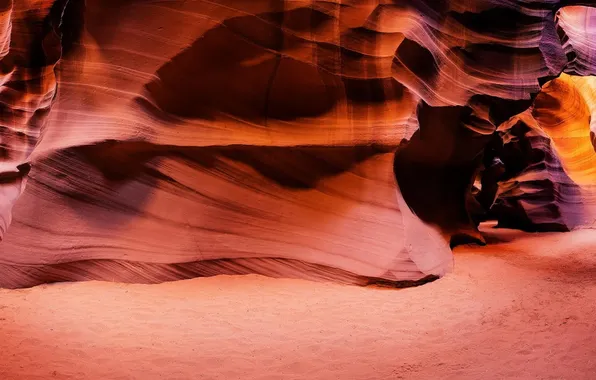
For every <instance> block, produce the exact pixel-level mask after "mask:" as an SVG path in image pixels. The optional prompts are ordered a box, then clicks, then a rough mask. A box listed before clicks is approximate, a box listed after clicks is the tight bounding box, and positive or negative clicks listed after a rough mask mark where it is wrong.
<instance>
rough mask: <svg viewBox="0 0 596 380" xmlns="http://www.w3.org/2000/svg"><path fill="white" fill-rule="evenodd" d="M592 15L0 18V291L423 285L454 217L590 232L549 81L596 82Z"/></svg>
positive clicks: (397, 6)
mask: <svg viewBox="0 0 596 380" xmlns="http://www.w3.org/2000/svg"><path fill="white" fill-rule="evenodd" d="M589 5H591V4H590V2H587V1H584V2H582V1H558V0H542V1H521V0H508V1H492V0H476V1H468V2H458V1H447V0H444V1H435V0H416V1H408V2H399V1H388V2H386V1H368V0H367V1H365V0H362V1H358V0H352V1H342V2H329V1H308V2H306V1H304V2H302V1H297V2H290V1H282V0H279V1H270V0H267V1H260V0H256V1H238V0H217V1H212V2H204V1H163V2H162V1H156V2H150V1H146V0H127V1H122V0H107V1H106V0H102V1H100V0H87V1H81V0H55V1H53V0H19V1H9V0H3V1H1V2H0V9H1V10H2V11H1V12H0V42H2V45H1V48H0V52H1V54H0V58H2V60H1V61H0V62H1V63H2V66H1V67H2V72H1V73H0V74H1V75H2V82H1V83H0V86H1V87H0V97H1V98H0V104H1V105H2V107H4V108H3V112H2V113H1V117H2V123H3V124H2V125H3V128H4V129H5V130H4V133H3V134H2V137H3V145H2V146H3V148H4V150H3V151H4V152H5V153H4V155H3V156H2V157H1V158H0V163H1V164H0V171H1V172H2V177H3V181H2V186H1V187H0V188H1V189H2V196H1V197H0V202H1V203H0V204H1V205H2V208H1V215H2V217H3V220H4V223H3V226H2V232H3V233H2V237H3V242H2V244H0V286H4V287H23V286H32V285H35V284H39V283H44V282H53V281H69V280H84V279H103V280H114V281H134V282H159V281H166V280H174V279H181V278H188V277H193V276H203V275H214V274H220V273H228V274H234V273H261V274H265V275H270V276H291V277H300V278H311V279H324V280H333V281H341V282H346V283H355V284H362V285H364V284H370V283H391V284H393V285H406V284H417V283H420V282H421V281H426V280H429V279H433V278H436V277H438V276H442V275H444V274H445V273H447V272H448V271H449V270H450V269H451V267H452V263H453V259H452V256H451V251H450V244H457V243H460V242H469V241H473V242H483V238H482V236H481V235H480V234H479V232H478V230H477V228H476V223H477V221H478V217H477V216H476V213H475V211H474V210H472V209H471V208H472V207H477V208H479V209H482V208H484V209H485V210H484V211H482V213H483V215H485V216H483V217H486V215H492V216H491V217H493V218H496V219H498V220H500V221H504V220H505V219H507V218H510V219H511V218H513V219H514V220H517V221H518V222H519V223H518V224H517V227H519V228H525V229H528V228H530V227H528V226H536V225H542V226H557V228H558V227H559V226H565V228H566V229H569V228H575V227H578V226H579V227H581V226H586V225H589V222H590V217H588V216H587V215H590V212H589V209H590V207H589V205H591V204H593V202H591V199H592V198H591V196H590V192H589V186H590V184H591V183H593V182H592V177H593V176H592V174H591V171H592V169H593V166H590V163H589V161H590V160H592V155H593V153H594V150H593V146H592V143H591V142H590V137H591V138H592V141H593V140H594V137H593V136H594V135H593V134H592V135H590V123H593V119H590V117H588V116H590V115H591V113H592V107H593V104H594V99H593V98H594V96H593V92H590V91H592V90H591V88H592V87H590V86H591V81H592V79H591V78H589V79H580V78H579V77H577V78H576V77H573V78H572V77H570V76H565V75H564V76H563V77H561V79H556V80H554V81H551V80H552V79H554V78H557V77H559V76H560V75H561V74H562V73H563V72H566V73H569V74H572V75H574V76H589V75H592V74H594V72H595V71H596V61H595V59H594V57H595V55H594V44H593V41H595V40H596V29H595V28H596V27H595V26H594V25H596V13H595V12H594V10H593V9H591V8H589V7H588V6H589ZM592 37H594V38H592ZM549 81H551V82H549ZM582 81H585V82H582ZM547 83H548V84H547ZM559 83H565V85H559ZM570 83H571V84H570ZM545 84H546V85H545ZM582 86H583V87H582ZM569 88H573V89H575V90H569ZM571 93H573V94H571ZM576 93H577V94H580V95H577V94H576ZM591 94H592V95H591ZM552 99H557V101H553V100H552ZM582 102H583V103H582ZM576 103H578V104H581V106H579V105H576ZM530 107H532V108H530ZM528 109H529V110H528ZM576 111H577V112H576ZM567 114H569V115H567ZM552 115H554V116H552ZM556 118H559V119H561V120H562V123H563V124H564V126H563V127H559V124H561V123H559V122H556V123H553V120H555V119H556ZM557 120H558V119H557ZM520 123H521V124H523V125H525V126H527V128H526V130H524V131H525V132H523V133H521V132H519V129H520V128H519V125H520ZM515 125H518V128H517V129H516V130H513V129H512V128H513V126H515ZM497 130H498V131H497ZM516 131H517V132H516ZM576 132H577V133H576ZM516 133H517V134H516ZM495 136H498V137H499V138H501V139H505V140H506V141H505V144H504V145H503V147H504V149H505V150H508V151H509V152H510V153H509V155H510V156H511V157H513V158H512V159H513V161H515V162H517V163H518V166H519V167H518V168H516V169H515V171H513V172H512V171H511V170H510V169H508V170H509V171H508V172H507V173H508V174H507V178H506V179H503V178H500V177H499V178H497V177H495V178H493V177H488V176H487V174H486V173H488V172H489V171H487V170H483V169H482V168H483V167H487V166H488V167H490V163H489V162H488V161H487V157H489V153H488V150H487V149H488V148H487V147H489V146H490V144H491V142H493V141H496V140H495ZM586 136H587V138H586ZM569 137H573V138H577V140H573V141H578V142H579V143H578V144H580V145H581V149H580V148H578V149H575V148H574V147H573V146H572V145H573V144H571V143H569V144H571V145H566V142H569V141H571V140H569V139H568V138H569ZM507 139H509V140H507ZM512 141H513V142H514V141H518V143H515V144H517V145H515V144H514V143H513V142H512ZM512 144H513V145H512ZM520 144H521V145H524V144H525V145H524V146H525V148H523V149H526V150H520V149H522V148H520ZM587 144H590V146H591V147H592V150H589V149H587V148H588V145H587ZM507 147H508V148H507ZM536 152H541V154H542V156H541V157H542V158H540V157H538V158H536V157H534V156H535V155H536ZM516 157H517V158H516ZM518 158H519V160H520V162H523V165H519V162H518ZM586 160H587V161H586ZM485 161H486V162H485ZM539 164H540V165H542V168H541V169H536V165H539ZM510 166H511V165H509V167H510ZM30 167H31V169H30ZM483 173H484V174H483ZM536 173H540V174H536ZM478 175H480V177H482V175H484V180H483V183H484V186H483V189H480V192H482V194H485V195H482V196H481V202H480V203H479V204H480V205H476V206H474V204H475V203H474V202H477V200H476V199H475V197H474V196H473V192H474V190H473V189H474V186H473V185H474V178H475V177H476V176H478ZM26 178H28V181H27V185H26V187H25V180H26ZM507 181H508V182H507ZM481 182H482V181H481ZM491 186H492V188H494V192H495V194H494V196H493V195H491V194H492V193H490V191H493V190H490V188H491ZM489 190H490V191H489ZM489 193H490V194H489ZM486 194H488V195H486ZM484 198H486V199H488V201H485V200H483V199H484ZM17 199H18V201H17ZM494 199H496V203H494V202H493V200H494ZM477 203H478V202H477ZM493 203H494V204H495V206H496V207H493ZM13 206H14V210H13ZM563 209H565V210H567V209H568V211H565V210H563ZM553 210H554V211H553ZM11 215H12V216H11ZM511 215H513V217H512V216H511ZM11 218H12V219H13V223H12V226H11V228H10V230H9V231H8V232H6V228H7V226H8V224H9V223H10V221H11ZM513 224H515V223H513ZM509 225H512V223H509ZM545 228H546V229H548V228H551V227H545ZM530 229H531V228H530Z"/></svg>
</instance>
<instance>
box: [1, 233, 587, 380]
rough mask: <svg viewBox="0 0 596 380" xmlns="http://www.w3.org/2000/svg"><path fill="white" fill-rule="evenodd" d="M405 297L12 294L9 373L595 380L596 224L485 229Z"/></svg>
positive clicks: (180, 285)
mask: <svg viewBox="0 0 596 380" xmlns="http://www.w3.org/2000/svg"><path fill="white" fill-rule="evenodd" d="M482 231H483V233H484V235H485V237H486V239H487V241H489V242H490V245H489V246H486V247H482V248H479V247H472V246H469V247H468V246H465V247H459V248H457V249H456V250H455V254H456V259H457V266H456V268H455V272H454V273H452V274H450V275H448V276H446V277H444V278H442V279H440V280H437V281H435V282H433V283H430V284H427V285H424V286H422V287H418V288H409V289H402V290H395V289H385V288H362V287H355V286H342V285H335V284H331V283H316V282H309V281H304V280H287V279H285V280H284V279H271V278H266V277H260V276H256V275H249V276H220V277H212V278H204V279H194V280H187V281H179V282H172V283H164V284H159V285H124V284H117V283H104V282H82V283H74V284H56V285H42V286H40V287H35V288H31V289H23V290H2V291H0V320H1V322H2V323H1V324H0V333H1V336H2V339H0V363H2V365H1V366H0V378H2V379H5V380H29V379H43V380H45V379H77V380H78V379H92V380H93V379H142V380H151V379H185V380H186V379H225V380H233V379H243V380H252V379H259V380H264V379H313V380H319V379H325V380H327V379H328V380H331V379H348V380H351V379H354V380H362V379H371V380H377V379H458V380H459V379H474V380H476V379H516V380H524V379H528V380H529V379H553V380H555V379H556V380H566V379H569V380H571V379H573V380H579V379H587V380H588V379H593V378H594V373H596V360H595V358H596V328H595V327H594V315H595V313H596V304H595V303H594V299H596V283H595V282H594V278H595V277H596V258H595V256H594V255H593V252H594V251H595V250H596V233H594V231H592V230H582V231H574V232H570V233H550V234H539V235H536V234H527V233H523V232H517V231H513V230H492V229H487V228H483V229H482Z"/></svg>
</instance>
